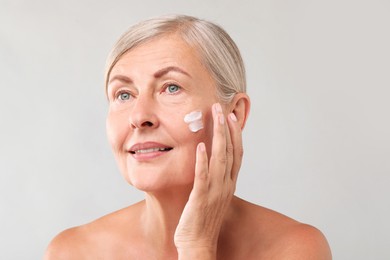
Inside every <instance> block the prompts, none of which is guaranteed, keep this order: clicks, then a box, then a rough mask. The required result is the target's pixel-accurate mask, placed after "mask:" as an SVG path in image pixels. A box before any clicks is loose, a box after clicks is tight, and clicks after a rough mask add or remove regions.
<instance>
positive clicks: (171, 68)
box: [108, 66, 191, 85]
mask: <svg viewBox="0 0 390 260" xmlns="http://www.w3.org/2000/svg"><path fill="white" fill-rule="evenodd" d="M171 71H174V72H179V73H181V74H184V75H187V76H188V77H190V78H191V75H190V74H189V73H188V72H186V71H185V70H183V69H181V68H179V67H176V66H169V67H165V68H162V69H160V70H158V71H156V72H155V73H154V74H153V77H154V78H156V79H157V78H161V77H162V76H164V75H166V74H168V73H169V72H171ZM114 80H119V81H122V82H124V83H126V84H131V83H133V81H132V80H131V79H130V78H129V77H126V76H124V75H115V76H113V77H112V78H111V79H110V80H109V82H108V85H109V84H110V83H111V82H113V81H114Z"/></svg>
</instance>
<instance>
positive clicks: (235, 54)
mask: <svg viewBox="0 0 390 260" xmlns="http://www.w3.org/2000/svg"><path fill="white" fill-rule="evenodd" d="M167 34H177V35H179V36H180V37H181V38H182V39H183V40H184V41H185V42H186V43H187V44H188V45H189V46H191V47H192V48H194V49H195V50H197V51H198V53H199V55H200V58H201V62H202V64H203V65H204V66H205V67H206V68H207V69H208V71H209V72H210V74H211V76H212V77H213V78H214V80H215V82H216V84H217V95H218V97H219V98H220V99H221V101H223V102H230V101H231V100H232V98H233V97H234V95H235V94H236V93H240V92H242V93H245V92H246V79H245V68H244V63H243V60H242V58H241V54H240V51H239V50H238V48H237V45H236V44H235V43H234V41H233V40H232V38H231V37H230V36H229V35H228V34H227V33H226V31H225V30H224V29H222V28H221V27H220V26H218V25H216V24H214V23H212V22H209V21H205V20H202V19H198V18H195V17H192V16H186V15H170V16H161V17H157V18H152V19H149V20H145V21H142V22H140V23H137V24H135V25H134V26H132V27H130V28H129V30H128V31H126V32H125V33H124V34H123V35H122V36H121V37H120V38H119V40H118V41H117V42H116V44H115V45H114V47H113V49H112V51H111V52H110V54H109V56H108V59H107V65H106V73H105V85H106V88H107V84H108V80H109V77H110V73H111V70H112V68H113V67H114V66H115V64H116V63H117V62H118V61H119V60H120V58H121V57H122V56H123V55H124V54H125V53H126V52H128V51H130V50H131V49H133V48H135V47H136V46H139V45H141V44H143V43H145V42H147V41H150V40H152V39H154V38H157V37H160V36H163V35H167Z"/></svg>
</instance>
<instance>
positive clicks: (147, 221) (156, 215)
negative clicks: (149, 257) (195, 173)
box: [143, 185, 192, 252]
mask: <svg viewBox="0 0 390 260" xmlns="http://www.w3.org/2000/svg"><path fill="white" fill-rule="evenodd" d="M191 190H192V185H190V186H183V187H176V188H172V189H169V190H167V191H159V192H148V193H146V196H145V208H144V214H143V224H144V225H143V226H144V231H145V236H146V238H147V239H148V241H150V243H151V244H153V245H154V248H155V249H157V250H159V249H161V250H162V249H163V250H162V251H160V252H164V251H165V252H167V249H168V248H170V249H171V250H172V252H173V251H174V252H176V247H175V245H174V241H173V237H174V234H175V231H176V227H177V224H178V223H179V220H180V217H181V214H182V212H183V209H184V207H185V205H186V203H187V201H188V197H189V194H190V192H191Z"/></svg>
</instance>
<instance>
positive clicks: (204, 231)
mask: <svg viewBox="0 0 390 260" xmlns="http://www.w3.org/2000/svg"><path fill="white" fill-rule="evenodd" d="M212 115H213V121H214V130H213V132H214V135H213V144H212V152H211V157H210V162H209V160H208V158H207V153H206V148H205V144H204V143H199V144H198V147H197V151H196V164H195V179H194V186H193V189H192V192H191V194H190V197H189V200H188V202H187V204H186V206H185V208H184V210H183V213H182V215H181V218H180V221H179V224H178V226H177V228H176V232H175V237H174V241H175V245H176V248H177V249H178V253H179V259H184V258H187V256H188V258H189V259H195V258H196V259H199V258H201V259H215V258H216V254H217V243H218V237H219V232H220V229H221V226H222V222H223V220H224V216H225V214H226V212H227V209H228V208H229V205H230V202H231V199H232V197H233V194H234V191H235V188H236V181H237V176H238V171H239V169H240V166H241V160H242V155H243V149H242V139H241V127H240V126H239V124H238V123H237V119H236V117H235V116H234V114H230V115H229V116H228V117H227V120H226V118H225V117H224V114H223V112H222V108H221V105H220V104H214V105H213V106H212Z"/></svg>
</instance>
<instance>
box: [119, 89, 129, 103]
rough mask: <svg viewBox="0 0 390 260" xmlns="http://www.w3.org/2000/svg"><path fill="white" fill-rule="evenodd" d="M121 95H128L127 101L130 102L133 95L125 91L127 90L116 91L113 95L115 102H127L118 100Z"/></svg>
mask: <svg viewBox="0 0 390 260" xmlns="http://www.w3.org/2000/svg"><path fill="white" fill-rule="evenodd" d="M122 94H128V95H129V99H128V100H130V99H131V98H133V95H132V94H131V92H130V91H127V90H120V91H118V92H117V93H116V94H115V100H118V101H119V102H126V101H128V100H122V99H120V96H121V95H122Z"/></svg>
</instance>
